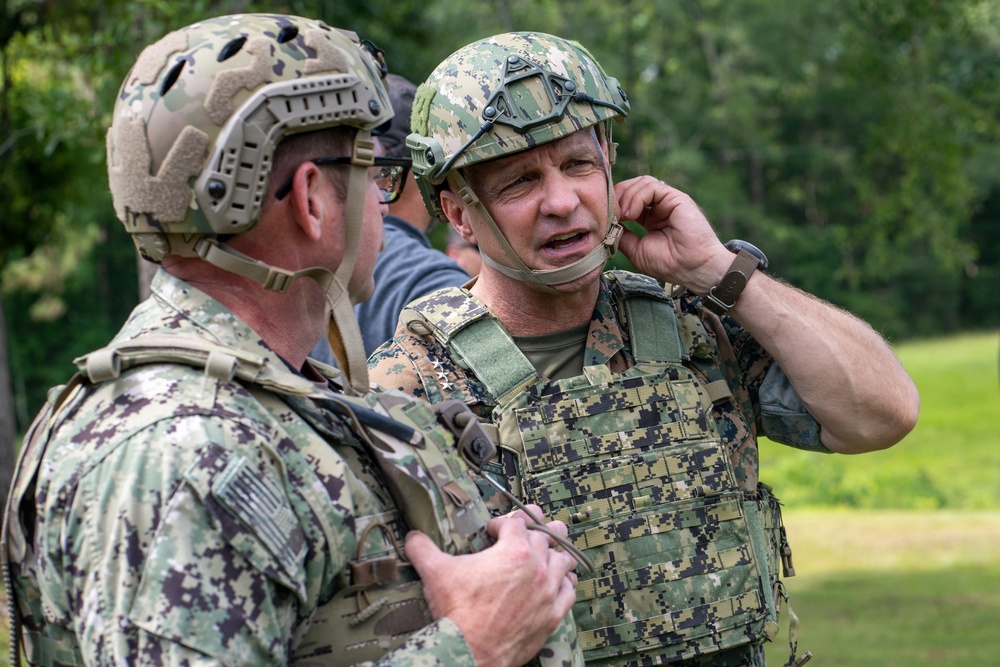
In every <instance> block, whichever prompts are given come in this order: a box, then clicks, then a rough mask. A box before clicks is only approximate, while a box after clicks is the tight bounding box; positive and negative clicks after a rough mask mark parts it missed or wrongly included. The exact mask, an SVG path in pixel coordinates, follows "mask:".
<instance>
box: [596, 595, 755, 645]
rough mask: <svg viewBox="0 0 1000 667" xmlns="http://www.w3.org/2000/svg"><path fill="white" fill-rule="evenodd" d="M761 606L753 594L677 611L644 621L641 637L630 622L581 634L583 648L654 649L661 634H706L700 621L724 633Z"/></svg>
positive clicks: (679, 635) (686, 635) (681, 635)
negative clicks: (707, 621)
mask: <svg viewBox="0 0 1000 667" xmlns="http://www.w3.org/2000/svg"><path fill="white" fill-rule="evenodd" d="M759 607H760V594H758V593H757V592H756V591H750V592H747V593H744V594H742V595H738V596H736V597H731V598H726V599H723V600H719V601H718V602H712V603H709V604H702V605H697V606H695V607H690V608H688V609H678V610H677V611H671V612H668V613H666V614H663V615H661V616H659V617H653V618H647V619H645V620H644V622H643V632H642V634H641V635H640V631H639V629H638V628H637V627H636V625H635V623H631V622H628V623H622V624H620V625H616V626H612V627H607V628H600V629H598V630H590V631H581V632H580V645H581V647H582V648H583V650H584V651H587V650H592V649H597V648H604V647H608V646H615V645H617V644H621V643H626V642H629V643H633V644H634V645H637V646H638V648H640V649H642V648H645V647H655V646H657V645H658V644H659V643H660V639H659V638H660V637H661V636H662V635H666V634H670V635H673V636H674V637H684V638H687V637H692V636H697V635H700V634H704V632H705V626H704V622H699V619H713V621H712V625H713V626H715V627H716V628H717V629H719V630H721V629H726V628H729V627H733V626H736V625H738V624H739V623H740V622H742V621H743V617H744V616H746V615H748V614H749V613H752V612H753V611H754V610H755V609H757V608H759Z"/></svg>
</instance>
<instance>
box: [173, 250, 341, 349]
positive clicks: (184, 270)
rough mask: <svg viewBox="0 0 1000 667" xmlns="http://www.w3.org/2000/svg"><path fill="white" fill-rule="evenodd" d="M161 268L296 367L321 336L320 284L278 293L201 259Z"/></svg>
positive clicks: (298, 284) (303, 282) (304, 284)
mask: <svg viewBox="0 0 1000 667" xmlns="http://www.w3.org/2000/svg"><path fill="white" fill-rule="evenodd" d="M164 268H166V269H167V271H169V272H170V273H172V274H173V275H175V276H177V277H178V278H180V279H181V280H183V281H185V282H187V283H189V284H191V285H192V286H194V287H197V288H198V289H200V290H201V291H203V292H205V293H206V294H208V295H209V296H210V297H212V298H213V299H215V300H216V301H218V302H219V303H221V304H222V305H224V306H226V307H227V308H229V310H231V311H232V312H233V314H234V315H236V316H237V317H239V318H240V319H241V320H243V321H244V322H246V323H247V324H248V325H249V326H250V328H252V329H253V330H254V331H255V332H256V333H257V335H259V336H260V337H261V339H262V340H263V341H264V342H265V343H267V345H268V347H270V348H271V349H272V350H274V352H275V353H276V354H277V355H278V356H280V357H281V358H282V359H284V360H285V361H287V362H288V363H289V364H291V365H292V366H294V367H295V368H299V367H301V366H302V364H303V362H304V361H305V359H306V356H308V354H309V351H310V350H312V348H313V346H314V345H315V344H316V341H318V340H319V339H320V337H322V336H323V335H325V334H326V322H322V321H321V318H322V315H323V314H324V313H325V312H326V308H325V304H324V301H325V299H324V297H323V293H322V290H321V289H320V287H319V285H318V284H316V283H315V282H314V281H312V280H310V279H308V278H302V279H300V280H297V281H295V282H294V283H293V284H292V285H291V286H290V287H289V289H288V291H287V292H285V293H284V294H279V293H278V292H274V291H272V290H267V289H264V286H263V285H261V284H259V283H257V282H254V281H252V280H249V279H247V278H243V277H241V276H237V275H235V274H232V273H229V272H227V271H223V270H222V269H219V268H216V267H214V266H212V265H210V264H207V263H205V262H204V261H202V260H196V259H189V260H181V261H179V262H176V263H172V264H170V265H169V266H164ZM296 324H298V326H296Z"/></svg>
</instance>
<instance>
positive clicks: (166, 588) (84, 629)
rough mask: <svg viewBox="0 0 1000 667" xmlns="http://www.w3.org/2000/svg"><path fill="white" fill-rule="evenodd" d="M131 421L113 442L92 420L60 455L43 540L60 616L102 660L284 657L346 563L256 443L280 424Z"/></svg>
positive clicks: (63, 441)
mask: <svg viewBox="0 0 1000 667" xmlns="http://www.w3.org/2000/svg"><path fill="white" fill-rule="evenodd" d="M127 422H128V420H127V419H121V420H117V421H116V420H111V421H110V422H108V423H111V424H114V425H115V428H122V429H124V430H125V431H126V433H124V434H122V435H121V436H119V437H111V438H109V437H108V434H109V433H110V432H111V429H106V430H104V431H96V430H94V429H93V427H94V424H92V423H89V422H83V423H82V424H81V425H82V426H83V430H82V431H80V432H79V434H77V435H74V434H67V436H66V437H61V438H60V444H59V446H58V447H57V448H56V449H55V451H54V452H53V454H56V455H57V456H55V457H54V458H53V459H51V460H50V461H49V464H50V466H51V468H52V470H51V472H49V473H47V477H46V479H45V480H43V481H42V486H43V487H44V488H40V492H39V496H38V500H39V504H40V505H41V507H40V511H41V512H42V513H43V515H42V517H41V520H40V535H39V537H38V541H39V542H38V543H39V547H40V548H39V557H40V559H41V562H40V570H41V571H40V576H39V583H40V587H41V589H42V591H41V592H42V595H43V598H44V599H46V600H47V601H48V603H47V604H48V605H49V609H50V611H51V615H50V619H51V622H53V623H54V624H56V625H59V626H62V627H64V628H65V629H66V630H67V631H70V632H72V633H74V634H75V635H76V636H77V637H78V639H79V644H80V649H81V651H82V653H83V655H84V656H89V659H92V660H94V661H95V663H94V664H110V662H111V661H113V662H115V664H117V663H118V662H121V663H122V664H124V663H125V661H126V659H127V660H128V661H129V662H130V663H131V664H133V665H157V664H199V665H201V664H205V665H209V664H284V663H285V661H286V660H287V652H288V649H289V647H290V646H291V645H292V642H293V633H294V632H295V629H296V627H299V626H301V625H302V624H303V623H305V622H306V621H307V619H308V617H309V614H310V612H311V610H312V609H314V608H315V605H316V602H317V600H319V599H320V598H321V597H322V596H323V595H328V594H329V591H331V590H332V588H333V585H334V577H335V576H336V573H337V571H338V570H340V569H342V568H343V567H344V563H343V562H339V563H338V562H330V559H329V558H328V557H327V556H326V553H327V550H326V549H319V548H315V547H317V545H321V544H322V542H321V538H319V537H317V530H316V529H315V527H314V519H313V517H312V514H311V512H310V511H309V510H308V509H307V508H305V507H304V503H303V502H302V501H301V500H298V501H297V500H293V499H292V498H291V496H289V495H288V494H287V493H284V492H283V491H282V489H283V488H284V486H283V485H282V483H281V480H280V477H279V474H280V473H279V472H278V470H279V466H277V465H276V464H275V463H274V461H273V458H272V457H269V456H268V455H267V454H266V453H265V451H264V449H263V448H258V447H256V446H255V445H256V443H258V442H261V441H264V440H272V438H273V436H274V433H273V432H267V433H265V432H262V431H260V430H259V429H255V428H254V427H253V426H252V425H251V424H248V423H244V422H240V421H236V420H232V419H212V418H206V417H205V416H204V415H198V414H195V415H190V416H188V417H174V418H168V419H161V420H159V421H157V422H155V423H153V424H152V425H147V426H145V427H143V428H139V429H137V430H136V431H135V432H133V433H127V430H128V428H129V426H128V424H127ZM132 428H135V427H134V426H132ZM79 436H84V437H82V438H81V437H79ZM102 439H103V441H102ZM247 443H252V444H250V445H249V446H247ZM272 451H273V450H272ZM248 484H249V486H248ZM261 502H266V503H267V504H266V505H265V506H258V508H257V511H256V512H255V513H254V512H251V509H252V508H253V507H254V504H255V503H261ZM343 533H344V535H345V536H349V535H351V533H350V531H349V530H347V529H346V528H344V531H343ZM342 546H343V547H344V549H350V548H351V547H352V544H350V542H349V540H345V544H344V545H342ZM309 547H313V548H312V549H310V548H309ZM307 554H309V557H307ZM344 560H345V561H346V556H345V557H344ZM102 656H103V657H102ZM105 658H108V659H109V662H108V663H105V662H102V660H104V659H105Z"/></svg>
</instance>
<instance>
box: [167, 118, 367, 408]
mask: <svg viewBox="0 0 1000 667" xmlns="http://www.w3.org/2000/svg"><path fill="white" fill-rule="evenodd" d="M374 148H375V145H374V143H373V142H372V141H371V138H370V135H369V134H368V133H367V132H359V133H358V136H357V139H356V140H355V146H354V158H355V161H354V162H352V164H351V166H350V176H349V180H348V185H347V210H346V216H345V225H346V229H345V241H344V259H343V260H342V261H341V263H340V266H338V267H337V271H336V273H334V272H332V271H330V270H329V269H327V268H324V267H321V266H313V267H309V268H306V269H302V270H300V271H286V270H285V269H280V268H277V267H274V266H271V265H269V264H266V263H264V262H261V261H260V260H257V259H254V258H252V257H248V256H247V255H244V254H243V253H241V252H239V251H237V250H234V249H232V248H230V247H229V246H227V245H225V244H223V243H220V242H219V240H218V239H216V238H214V237H210V236H202V237H196V238H195V239H193V240H192V241H191V242H190V243H184V242H183V241H182V239H179V238H174V239H171V240H172V244H171V252H173V253H175V254H179V255H182V256H188V257H192V256H196V257H201V258H202V259H203V260H205V261H206V262H208V263H209V264H212V265H214V266H217V267H219V268H220V269H222V270H224V271H228V272H230V273H234V274H236V275H239V276H243V277H244V278H248V279H250V280H253V281H255V282H258V283H260V284H262V285H263V286H264V288H265V289H269V290H273V291H275V292H281V293H283V292H286V291H287V290H288V288H289V286H291V284H292V283H293V282H295V281H296V280H298V279H299V278H311V279H313V280H315V281H316V282H317V283H318V284H319V286H320V287H321V288H322V289H323V296H324V298H325V299H326V316H327V332H326V336H327V340H328V341H329V343H330V347H331V348H332V349H333V354H334V357H335V358H336V360H337V365H338V366H339V367H340V369H341V371H342V372H343V373H344V375H345V377H346V379H347V384H345V386H344V391H345V393H348V394H355V395H361V394H365V393H367V392H368V391H369V384H368V366H367V363H366V362H367V359H366V358H365V353H364V349H365V347H364V343H363V341H362V338H361V328H360V326H359V325H358V320H357V318H356V317H355V315H354V306H353V304H352V303H351V297H350V291H349V285H350V282H351V275H352V274H353V273H354V264H355V263H356V261H357V258H358V243H359V241H360V239H361V230H362V227H363V226H364V213H365V210H364V209H365V200H366V197H367V189H368V167H369V166H370V165H371V163H372V158H374V155H375V153H374ZM366 162H367V164H366ZM174 236H179V235H174Z"/></svg>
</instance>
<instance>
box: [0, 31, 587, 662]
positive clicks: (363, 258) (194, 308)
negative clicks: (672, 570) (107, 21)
mask: <svg viewBox="0 0 1000 667" xmlns="http://www.w3.org/2000/svg"><path fill="white" fill-rule="evenodd" d="M384 76H385V64H384V62H383V60H382V57H381V52H380V51H378V49H376V48H375V47H374V46H373V45H371V44H370V43H367V42H362V41H359V39H358V38H357V36H356V35H355V34H354V33H352V32H348V31H344V30H338V29H335V28H331V27H329V26H327V25H325V24H324V23H322V22H320V21H315V20H309V19H304V18H299V17H294V16H279V15H263V14H257V15H254V14H249V15H241V16H228V17H221V18H216V19H211V20H206V21H203V22H201V23H198V24H195V25H192V26H189V27H187V28H184V29H182V30H179V31H177V32H173V33H171V34H169V35H167V36H166V37H164V38H162V39H161V40H159V41H158V42H156V43H155V44H153V45H151V46H149V47H148V48H147V49H145V50H144V51H143V52H142V54H141V55H140V56H139V59H138V60H137V62H136V63H135V66H134V67H133V68H132V70H131V72H130V73H129V74H128V76H127V78H126V80H125V82H124V84H123V86H122V89H121V91H120V94H119V96H118V98H117V103H116V105H115V108H114V116H113V121H112V125H111V128H110V130H109V132H108V135H107V149H108V150H107V161H108V172H109V179H110V187H111V193H112V196H113V200H114V206H115V209H116V211H117V214H118V217H119V219H120V220H121V221H122V222H123V223H124V224H125V227H126V230H127V231H128V232H129V233H130V234H132V235H133V238H134V240H135V242H136V245H137V247H138V248H139V251H140V252H141V253H142V255H143V256H144V257H146V258H147V259H149V260H152V261H154V262H158V263H160V264H161V265H162V268H161V269H160V271H159V273H158V274H157V276H156V278H155V280H154V282H153V285H152V292H153V296H152V298H150V299H149V300H147V301H145V302H143V303H142V304H140V305H139V306H138V307H137V308H136V310H135V311H134V312H133V313H132V315H131V316H130V318H129V320H128V322H127V323H126V324H125V325H124V327H123V328H122V330H121V332H120V333H119V334H118V335H117V336H116V337H115V338H114V340H113V341H112V342H111V343H110V344H109V345H108V346H107V347H105V348H102V349H100V350H97V351H95V352H92V353H90V354H88V355H86V356H84V357H82V358H80V359H78V360H76V364H77V366H78V368H79V372H78V373H77V374H76V375H75V376H73V378H72V380H70V382H69V383H67V384H66V385H65V386H63V387H60V388H58V389H57V390H55V391H53V392H52V394H51V396H50V400H49V402H48V403H47V405H46V407H45V408H44V409H43V411H42V413H41V414H40V415H39V417H38V418H37V420H36V421H35V422H34V424H33V425H32V427H31V430H30V431H29V433H28V434H27V436H26V438H25V441H24V445H23V447H22V452H21V458H20V460H19V464H18V468H17V472H16V474H15V478H14V481H13V486H12V490H11V493H10V502H9V505H8V508H7V511H6V515H5V526H4V536H3V544H2V549H0V552H2V556H3V563H4V572H5V580H6V589H7V592H8V594H9V596H10V599H11V616H10V618H11V624H12V633H11V634H12V637H13V639H14V643H15V644H14V650H13V653H12V654H11V655H12V657H14V659H15V660H16V659H17V658H16V656H18V654H19V653H20V652H21V650H22V649H23V653H24V657H25V658H26V659H27V661H28V663H29V664H31V665H45V666H52V667H54V666H57V665H58V666H66V665H130V666H132V667H139V666H141V665H191V666H193V665H206V666H207V665H229V666H233V665H268V666H270V665H285V664H296V665H311V666H312V665H346V664H374V663H378V664H380V665H381V664H384V665H389V664H391V665H404V666H406V665H413V666H418V667H427V666H432V665H519V664H522V663H525V662H529V661H532V662H537V663H540V664H542V665H560V666H570V665H579V664H582V659H581V656H580V651H579V646H578V644H577V639H576V630H575V626H574V624H573V621H572V615H571V614H569V613H568V612H569V610H570V607H571V606H572V604H573V601H574V585H575V581H576V580H575V575H574V574H573V573H572V572H571V570H572V569H573V567H574V559H573V558H572V557H571V556H570V555H569V554H568V553H567V552H566V551H564V550H562V549H555V548H553V545H554V544H555V543H556V542H560V541H561V542H565V536H566V527H565V525H563V524H561V523H559V522H551V523H549V524H548V525H546V524H543V523H538V524H537V525H536V524H531V523H530V522H529V521H528V518H529V516H528V515H527V514H525V513H524V511H518V512H515V513H513V514H512V515H511V516H508V517H504V518H501V519H499V520H498V519H490V514H489V511H488V510H487V508H486V506H485V505H484V503H483V501H482V498H481V497H480V495H479V493H478V491H477V488H476V486H475V483H474V482H473V481H472V480H471V478H470V477H469V475H468V473H467V470H468V468H467V467H466V464H465V463H464V462H463V460H462V457H461V456H460V454H459V452H460V451H465V450H469V451H474V452H477V453H479V452H488V451H489V449H490V446H491V443H490V442H489V440H488V438H487V437H486V436H485V435H484V434H483V433H482V431H481V430H480V429H478V422H477V421H476V420H475V419H474V418H473V417H472V415H471V413H469V411H468V409H467V408H466V407H465V406H464V405H463V404H461V403H453V404H450V405H449V404H446V405H444V406H440V407H437V408H432V407H431V406H429V405H428V404H426V403H424V402H422V401H415V400H413V399H411V398H409V397H407V396H404V395H402V394H400V393H398V392H385V393H378V394H375V393H372V392H371V391H370V386H369V384H368V381H367V369H366V367H365V363H364V355H363V352H362V347H361V340H360V335H359V332H358V325H357V322H356V321H355V320H354V315H353V311H352V302H356V301H358V300H360V299H363V298H364V297H365V296H366V295H367V294H369V293H370V292H371V289H372V267H373V265H374V262H375V256H376V254H377V252H378V250H379V247H380V245H381V239H382V215H383V214H384V213H385V208H386V204H387V203H388V202H391V201H392V200H393V199H394V198H395V197H396V196H397V195H398V193H399V182H400V180H401V179H400V178H399V176H400V174H401V171H400V169H401V167H400V164H399V161H395V162H386V161H384V160H382V159H381V158H380V157H378V156H377V154H378V150H377V144H376V142H375V139H374V138H373V133H374V132H376V131H377V130H378V128H380V127H383V126H384V125H385V124H386V123H387V121H388V120H389V119H390V118H391V116H392V109H391V106H390V104H389V102H388V97H387V95H386V92H385V89H384V87H383V83H382V79H383V77H384ZM300 278H305V279H304V280H301V279H300ZM324 335H327V336H328V338H329V340H330V343H331V346H332V348H333V350H334V351H335V352H336V354H337V361H338V365H339V367H340V368H341V369H344V374H343V375H340V374H339V373H338V372H337V371H335V370H334V369H332V368H330V367H325V366H315V365H313V363H312V362H310V361H309V360H307V358H306V357H307V353H308V351H309V350H310V348H312V346H313V345H314V344H315V343H316V341H317V340H319V339H320V337H321V336H324ZM475 460H478V459H475ZM526 509H527V510H528V511H531V512H538V508H537V507H536V508H526ZM529 526H530V527H536V528H538V530H528V528H529ZM570 551H572V547H571V546H570ZM18 645H20V646H18Z"/></svg>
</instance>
